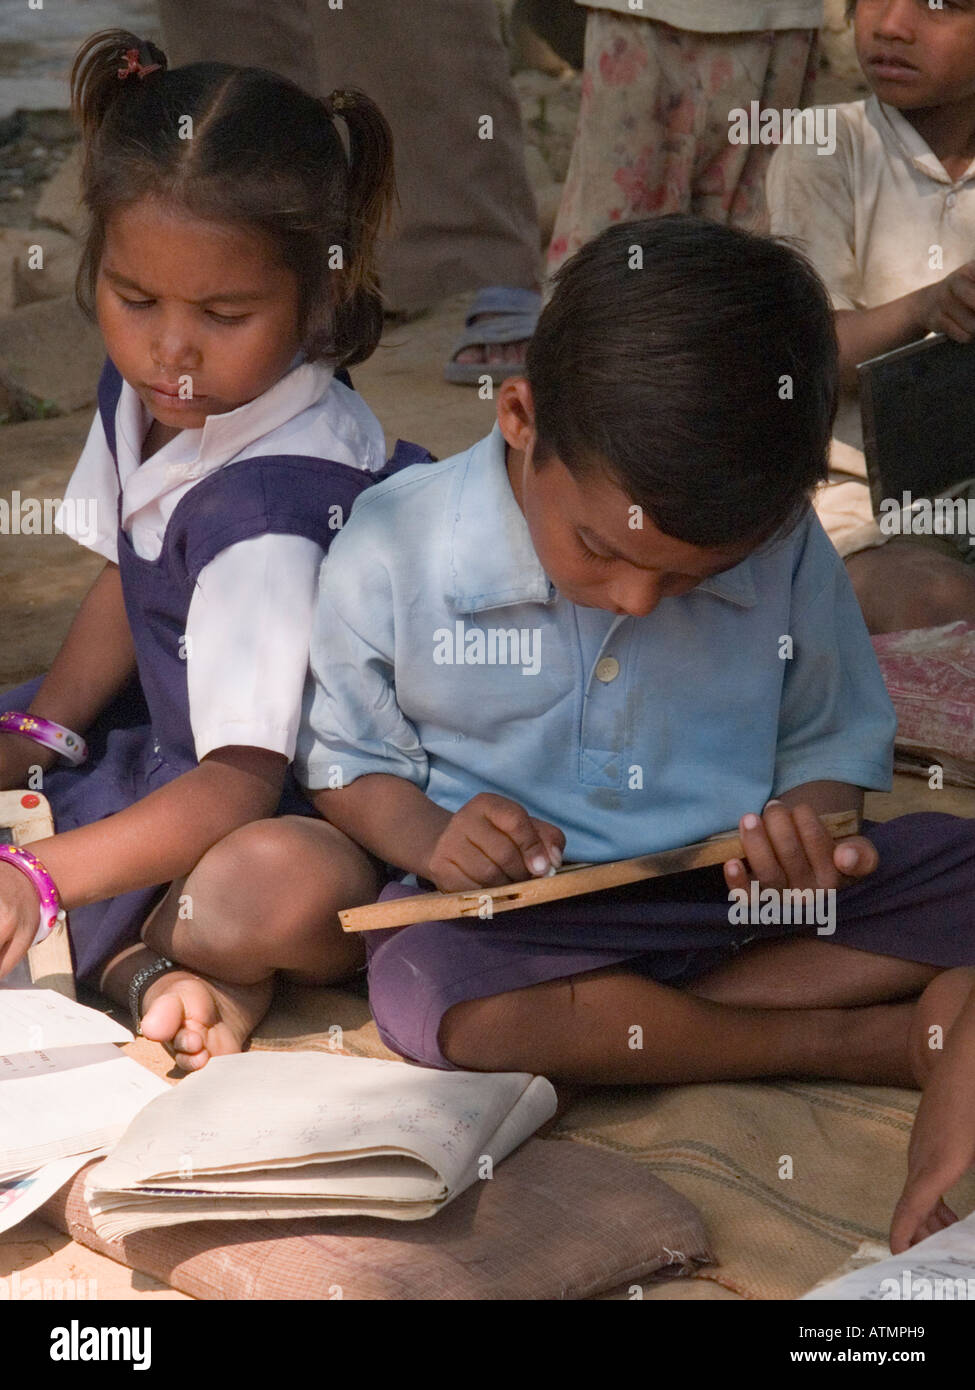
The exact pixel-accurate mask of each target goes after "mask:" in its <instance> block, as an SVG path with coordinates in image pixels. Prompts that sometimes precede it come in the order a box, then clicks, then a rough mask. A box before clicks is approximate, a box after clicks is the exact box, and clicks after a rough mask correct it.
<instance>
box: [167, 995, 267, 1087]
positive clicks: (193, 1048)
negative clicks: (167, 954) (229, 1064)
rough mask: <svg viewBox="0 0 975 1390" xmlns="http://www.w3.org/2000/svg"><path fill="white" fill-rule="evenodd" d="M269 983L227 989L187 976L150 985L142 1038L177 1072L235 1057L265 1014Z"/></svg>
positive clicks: (197, 1069) (195, 1069)
mask: <svg viewBox="0 0 975 1390" xmlns="http://www.w3.org/2000/svg"><path fill="white" fill-rule="evenodd" d="M273 990H274V977H273V976H268V978H267V979H266V980H261V981H259V982H258V983H257V984H253V985H228V984H224V983H223V982H222V981H219V980H212V979H210V978H209V977H208V976H205V975H195V974H193V973H192V971H189V970H172V971H170V972H169V973H168V974H167V975H163V976H161V977H160V978H159V979H158V980H153V982H152V984H151V985H150V986H149V988H148V989H147V990H146V992H145V995H144V997H143V1001H142V1010H143V1011H142V1036H143V1037H144V1038H151V1039H152V1041H153V1042H159V1043H162V1044H163V1046H164V1047H165V1049H166V1051H167V1052H168V1053H169V1054H170V1056H171V1057H172V1058H173V1060H174V1061H175V1063H176V1065H177V1066H178V1067H182V1069H183V1071H199V1070H200V1068H201V1067H205V1066H206V1064H207V1062H209V1060H210V1058H211V1057H223V1056H225V1055H226V1054H227V1053H231V1052H241V1051H242V1050H243V1047H244V1043H245V1042H246V1041H247V1039H248V1038H249V1037H250V1035H251V1033H252V1032H253V1031H254V1029H255V1028H256V1027H257V1025H258V1024H259V1023H260V1021H261V1019H262V1018H263V1017H264V1015H265V1014H266V1013H267V1010H268V1006H269V1004H270V1002H271V995H272V993H273Z"/></svg>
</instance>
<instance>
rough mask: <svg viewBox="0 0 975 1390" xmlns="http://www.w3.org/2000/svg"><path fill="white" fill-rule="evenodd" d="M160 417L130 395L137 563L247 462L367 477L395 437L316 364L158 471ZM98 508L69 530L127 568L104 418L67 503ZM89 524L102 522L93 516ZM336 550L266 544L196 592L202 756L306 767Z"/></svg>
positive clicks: (127, 507)
mask: <svg viewBox="0 0 975 1390" xmlns="http://www.w3.org/2000/svg"><path fill="white" fill-rule="evenodd" d="M150 418H151V417H150V415H149V413H148V411H147V410H146V408H145V407H144V406H143V404H142V402H141V401H140V400H139V397H138V396H137V395H136V393H135V391H134V390H133V389H132V387H131V386H129V384H128V383H127V382H123V384H122V391H121V395H120V398H119V403H118V408H117V410H116V416H115V428H116V437H117V452H118V466H119V477H120V478H121V481H122V525H123V526H124V528H125V530H126V531H127V532H128V534H129V537H130V539H131V542H132V546H133V548H134V550H135V552H136V554H137V555H138V556H140V558H142V559H145V560H155V559H156V558H157V557H158V556H159V554H160V552H161V550H162V545H163V538H164V536H165V534H166V526H167V524H168V522H169V518H170V517H171V515H172V513H173V511H174V509H175V507H176V505H177V503H178V502H179V501H180V500H181V499H182V498H183V497H184V496H185V495H186V493H187V492H189V491H190V489H191V488H193V487H194V486H195V485H196V484H197V483H198V482H199V481H200V480H201V479H202V478H206V477H208V476H209V475H210V474H211V473H215V472H217V470H218V469H220V468H224V467H225V466H226V465H227V464H229V463H231V462H236V461H238V460H240V459H247V458H255V457H259V456H263V455H267V454H297V455H302V456H310V457H313V458H323V459H334V460H335V461H336V462H338V463H346V464H351V465H352V467H354V468H361V469H363V470H365V471H367V472H376V471H378V470H379V469H381V468H382V467H383V466H384V464H385V462H386V446H385V440H384V437H383V430H382V426H381V425H380V423H379V421H378V420H377V419H376V417H375V415H373V413H372V411H371V410H370V409H369V407H368V406H367V405H366V403H365V402H364V401H363V399H362V397H361V396H359V395H358V394H357V393H356V392H355V391H352V390H350V389H349V387H347V386H344V385H343V384H342V383H341V382H338V381H335V380H333V369H332V368H331V367H330V366H326V365H325V364H323V363H303V364H302V365H300V366H298V367H295V368H294V369H293V370H292V371H290V372H288V373H287V374H286V375H285V376H283V377H282V378H281V379H280V380H279V381H278V382H276V383H275V385H274V386H272V387H271V388H270V389H269V390H268V391H265V392H264V394H263V395H262V396H258V397H257V398H256V399H255V400H253V401H249V402H248V403H247V404H246V405H242V406H239V407H238V408H237V409H236V410H232V411H228V412H227V413H226V414H224V415H211V416H210V417H209V418H208V419H207V420H206V422H205V423H204V426H203V428H202V429H198V430H182V431H181V432H180V433H179V434H178V435H177V436H176V437H175V438H174V439H172V440H170V442H169V443H168V444H165V445H164V446H163V447H162V448H161V449H160V450H158V452H157V453H155V454H153V455H152V457H151V458H149V459H147V460H146V462H145V463H141V462H140V459H141V449H142V440H143V439H144V437H145V434H146V431H147V429H148V428H149V423H150ZM64 498H65V501H66V502H67V501H69V500H70V501H72V502H78V501H83V502H84V504H85V506H86V507H87V508H90V507H91V503H92V502H94V504H95V507H94V517H95V524H94V526H92V527H91V528H90V529H88V530H83V529H81V527H79V518H83V517H84V515H85V514H84V512H82V511H81V509H80V508H75V507H74V506H71V507H66V508H62V509H61V511H60V512H59V514H58V518H57V522H56V524H57V525H58V528H59V529H60V530H64V531H65V532H66V533H67V534H68V535H71V536H72V537H73V539H75V540H77V541H79V542H80V543H81V544H83V545H87V546H89V547H90V549H92V550H94V551H96V552H97V553H98V554H99V555H103V556H104V557H105V559H106V560H111V561H112V562H113V563H116V564H117V563H118V544H117V525H118V522H117V503H118V482H117V480H116V476H115V467H114V465H113V462H112V456H111V453H110V451H109V448H108V444H107V441H106V439H105V431H104V429H103V427H102V422H101V416H100V414H99V413H97V412H96V415H95V419H94V421H93V423H92V426H91V430H90V432H89V435H88V440H87V442H86V444H85V447H84V450H83V451H82V454H81V457H80V458H79V460H78V464H77V467H76V468H75V470H74V473H73V474H72V476H71V480H70V482H69V484H68V487H67V489H66V491H65V494H64ZM89 515H90V513H89ZM324 553H325V552H324V550H323V548H322V547H321V546H319V545H317V544H316V543H315V542H314V541H311V540H308V539H306V538H305V537H303V536H286V535H263V536H255V537H252V538H251V539H250V540H245V541H238V542H237V543H236V544H235V545H231V546H228V547H227V549H226V550H223V551H221V552H220V554H219V555H217V556H216V557H215V558H214V559H213V560H212V561H211V562H210V564H208V565H207V566H206V567H205V568H204V569H203V570H201V572H200V575H199V578H198V580H197V585H196V589H195V591H194V594H193V598H192V600H191V602H190V609H189V614H188V616H187V620H186V637H187V643H186V648H187V687H188V694H189V711H190V724H191V727H192V730H193V739H194V744H195V750H196V756H197V758H198V759H202V758H203V757H205V756H206V754H207V753H210V752H212V751H213V750H214V749H216V748H223V747H227V746H229V745H233V744H237V745H242V746H245V747H252V748H266V749H268V750H270V751H271V752H275V753H283V754H284V756H285V757H286V758H288V759H289V760H290V759H291V757H292V756H293V754H294V748H295V738H296V735H297V729H298V721H299V717H300V713H301V693H302V689H303V686H304V680H305V671H306V668H307V665H308V643H309V635H310V632H311V620H312V613H313V610H314V600H315V594H316V591H317V581H318V571H319V568H320V566H321V562H322V559H323V557H324Z"/></svg>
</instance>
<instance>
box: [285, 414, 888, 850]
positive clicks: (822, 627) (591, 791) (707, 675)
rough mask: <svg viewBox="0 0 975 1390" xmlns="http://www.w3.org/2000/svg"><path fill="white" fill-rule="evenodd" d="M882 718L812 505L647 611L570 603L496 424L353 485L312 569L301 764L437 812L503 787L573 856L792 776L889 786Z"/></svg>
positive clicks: (697, 821)
mask: <svg viewBox="0 0 975 1390" xmlns="http://www.w3.org/2000/svg"><path fill="white" fill-rule="evenodd" d="M790 639H791V641H790ZM790 651H791V656H790V654H789V653H790ZM894 729H895V717H894V712H893V708H892V706H891V703H890V700H889V698H888V696H887V693H886V690H885V688H884V684H883V680H882V677H881V674H880V670H879V668H878V666H877V662H876V659H875V657H874V653H873V649H872V647H871V645H870V640H869V637H868V636H867V632H866V628H865V626H864V623H863V619H862V617H861V615H860V609H859V606H858V604H857V601H856V599H855V597H854V595H853V591H852V589H851V587H850V584H849V581H848V580H847V577H846V571H845V569H844V567H843V563H842V561H841V560H840V559H839V557H838V555H837V554H836V551H835V550H834V549H833V547H832V545H831V544H830V542H829V540H828V539H827V537H826V535H825V533H824V531H823V529H822V527H821V526H820V524H819V522H818V521H817V520H816V518H815V516H814V515H813V514H812V513H811V512H809V513H808V514H807V515H806V517H805V518H804V520H803V521H801V522H800V523H799V525H798V526H797V527H796V528H795V529H794V530H793V531H792V532H791V533H790V534H789V535H788V536H787V537H786V538H785V539H784V540H782V541H780V542H779V543H778V544H776V545H774V546H766V547H762V548H761V549H760V550H758V551H756V552H755V553H753V554H752V555H751V556H749V557H748V558H747V559H746V560H744V561H743V562H742V563H741V564H739V565H736V566H735V567H734V569H731V570H727V571H725V573H723V574H721V575H717V576H715V577H714V578H712V579H708V580H706V581H705V582H704V583H702V584H699V585H698V586H697V587H696V588H695V589H693V590H692V591H691V592H690V593H687V594H684V595H682V596H680V597H677V598H666V599H663V600H662V601H661V602H660V604H659V605H658V607H657V608H655V609H654V611H653V612H652V613H650V614H649V615H648V616H646V617H642V618H631V617H625V616H624V617H620V616H618V615H614V614H612V613H609V612H604V611H602V610H599V609H589V608H580V607H577V606H576V605H575V604H572V603H570V602H568V601H567V600H566V599H564V598H562V597H560V596H559V594H558V593H556V591H555V589H554V587H553V586H552V585H551V584H550V582H549V580H548V577H547V576H546V575H545V573H544V571H543V570H542V567H541V565H540V563H539V560H538V557H537V556H536V554H535V550H534V547H533V546H532V542H531V536H530V533H529V530H528V525H527V523H526V521H525V519H524V516H523V515H522V512H521V510H520V508H519V506H518V504H517V502H516V500H515V497H514V494H513V492H512V490H511V485H510V483H509V481H508V475H507V471H506V468H505V444H504V439H503V437H502V435H501V432H500V429H499V428H498V427H497V426H495V428H494V430H493V431H492V433H491V434H490V435H489V436H488V437H487V438H485V439H482V440H481V441H480V442H479V443H477V444H475V445H474V447H473V448H472V449H469V450H468V451H467V452H465V453H462V454H457V455H455V456H454V457H453V458H449V459H446V460H444V461H443V462H441V463H439V464H419V465H417V466H415V467H412V468H408V469H405V470H404V471H403V472H402V473H400V474H398V475H397V476H396V477H393V478H390V479H388V480H387V481H385V482H383V483H380V484H378V485H377V486H376V487H373V488H370V489H369V490H368V491H366V492H365V493H363V494H361V495H360V497H359V498H358V499H357V500H356V503H355V505H354V507H353V509H352V514H351V516H350V517H349V520H348V522H347V523H346V525H345V527H344V528H343V531H342V533H341V534H340V535H339V536H338V537H337V538H336V539H335V541H334V542H333V544H332V548H331V551H330V554H329V556H328V559H327V560H326V562H325V563H324V564H323V567H322V572H321V576H320V582H319V594H318V602H317V611H316V616H315V622H314V629H313V637H312V648H311V674H310V676H309V681H308V684H307V685H306V688H305V700H304V710H303V718H302V727H301V730H300V732H299V736H298V749H297V754H296V761H295V768H296V771H297V773H298V776H299V778H300V779H301V780H302V781H303V782H304V784H305V785H306V786H308V787H311V788H321V787H328V786H333V787H334V786H345V785H348V784H349V783H350V782H351V781H353V780H354V779H355V778H357V777H361V776H362V775H363V774H365V773H375V772H379V773H391V774H393V775H395V776H398V777H405V778H408V779H409V780H410V781H412V782H414V783H416V785H417V786H418V787H420V788H421V789H422V790H423V791H425V792H426V793H427V795H428V796H429V797H430V798H431V799H432V800H433V801H435V802H436V803H437V804H438V805H440V806H443V807H445V808H446V809H447V810H449V811H456V810H458V809H459V808H460V807H461V806H463V805H464V804H465V802H467V801H469V800H470V798H471V797H472V796H475V795H476V794H477V793H478V792H483V791H490V792H496V793H498V794H500V795H502V796H507V797H511V798H512V799H513V800H515V801H517V802H520V803H521V805H523V806H524V807H525V808H526V809H527V810H528V812H529V813H530V814H531V815H533V816H537V817H541V818H543V819H544V820H548V821H551V822H552V823H553V824H555V825H557V826H559V827H560V828H561V829H562V830H563V831H564V832H565V836H566V851H565V857H566V859H568V860H605V859H614V858H624V857H628V856H631V855H636V854H641V853H646V852H651V851H654V850H659V849H666V848H671V847H673V846H675V845H681V844H686V843H689V842H691V841H694V840H700V839H703V838H704V837H706V836H708V835H713V834H716V833H718V832H719V831H722V830H726V829H728V828H729V827H732V826H734V825H735V824H736V823H737V820H738V818H739V816H741V815H743V814H744V813H745V812H747V811H761V809H762V807H763V806H764V804H765V802H766V801H767V800H768V799H769V797H771V796H773V795H777V794H780V793H782V792H785V791H787V790H789V788H791V787H795V786H798V785H799V784H801V783H804V782H812V781H819V780H823V779H829V780H836V781H840V782H849V783H853V784H855V785H858V786H861V787H869V788H876V789H880V790H884V789H886V788H888V787H889V786H890V781H891V750H892V745H893V736H894ZM389 857H390V858H391V859H394V860H395V853H394V852H393V850H392V849H391V850H390V854H389Z"/></svg>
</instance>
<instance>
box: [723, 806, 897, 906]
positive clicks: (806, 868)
mask: <svg viewBox="0 0 975 1390" xmlns="http://www.w3.org/2000/svg"><path fill="white" fill-rule="evenodd" d="M738 829H739V833H740V834H741V842H742V845H743V847H744V850H745V855H746V857H747V859H748V863H749V865H750V868H751V872H750V873H749V872H748V871H747V870H746V868H745V865H744V864H743V863H742V861H741V860H740V859H729V860H728V862H727V863H726V864H725V866H724V877H725V882H726V883H727V885H728V887H729V888H747V887H748V885H749V883H750V881H751V880H752V879H757V880H758V882H759V883H760V884H761V885H762V887H763V888H846V887H848V886H849V884H851V883H853V882H854V881H855V880H856V879H858V878H864V877H865V876H866V875H867V874H872V873H873V871H874V869H875V868H876V867H877V864H878V862H879V856H878V854H877V851H876V849H875V848H874V847H873V845H872V844H871V843H870V841H869V840H867V839H864V837H863V836H862V835H851V836H850V837H849V838H848V839H846V840H841V841H840V842H839V843H837V841H835V840H834V839H833V837H832V835H831V834H830V833H829V831H828V830H827V829H826V827H825V825H824V824H823V822H822V821H821V820H820V819H819V816H818V815H817V814H816V812H815V811H814V810H813V809H812V808H811V807H810V806H795V807H793V808H792V809H791V810H790V809H789V807H787V806H783V804H782V802H781V801H770V802H769V803H768V805H767V806H766V808H765V812H764V814H763V815H762V816H761V817H759V816H755V815H748V816H742V818H741V820H740V821H739V822H738Z"/></svg>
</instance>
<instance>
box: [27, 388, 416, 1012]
mask: <svg viewBox="0 0 975 1390" xmlns="http://www.w3.org/2000/svg"><path fill="white" fill-rule="evenodd" d="M121 389H122V378H121V376H120V375H119V373H118V370H117V369H116V368H115V366H114V364H113V363H111V362H106V364H105V368H104V370H103V372H102V375H101V380H100V381H99V385H98V408H99V411H100V413H101V418H102V424H103V426H104V429H105V437H106V440H107V442H108V447H109V449H110V451H111V454H112V458H113V459H114V460H115V467H116V473H117V472H118V459H117V454H116V441H115V410H116V406H117V404H118V399H119V395H120V392H121ZM429 459H430V455H429V454H428V453H427V452H426V450H425V449H421V448H420V447H419V446H418V445H416V444H407V443H404V441H402V440H400V441H399V442H398V443H397V445H396V449H395V451H394V454H393V457H392V459H391V460H390V461H389V463H388V464H387V465H386V467H385V468H384V469H383V470H382V472H380V473H366V472H364V471H362V470H361V469H357V468H353V467H350V466H349V465H348V464H344V463H337V462H335V461H334V460H331V459H319V458H309V457H304V456H301V455H288V454H277V455H268V456H266V457H258V458H248V459H242V460H241V461H240V462H238V463H229V464H226V465H225V466H224V467H223V468H221V469H219V470H218V471H217V472H215V473H211V474H209V475H208V476H207V477H205V478H204V479H203V480H202V481H201V482H199V483H197V484H196V486H195V487H193V488H191V489H190V491H189V492H187V493H186V494H185V495H184V496H183V497H182V498H181V499H180V501H179V503H178V504H177V505H176V507H175V509H174V511H173V514H172V516H171V517H170V519H169V524H168V525H167V527H166V535H165V537H164V540H163V547H162V551H161V553H160V554H159V556H158V558H157V559H155V560H144V559H141V558H140V557H139V556H138V555H137V554H136V553H135V551H134V549H133V548H132V543H131V541H130V539H129V537H128V535H127V534H126V532H125V531H124V530H123V529H122V524H121V511H122V490H121V481H120V482H119V496H118V508H119V527H118V559H119V570H120V573H121V580H122V593H123V596H124V600H125V609H126V613H127V615H128V619H129V625H130V627H131V629H132V637H133V639H134V642H135V651H136V663H137V674H136V676H134V677H133V679H132V681H131V682H130V683H129V685H128V686H127V687H126V688H125V690H123V691H122V692H121V693H120V694H119V695H118V696H117V697H116V698H115V699H114V700H113V701H112V702H111V704H110V705H109V706H108V707H107V708H106V709H105V710H104V711H103V712H102V713H101V715H100V716H99V717H98V719H97V720H96V721H95V723H94V724H93V725H92V726H91V727H90V728H89V729H88V730H86V731H85V737H86V739H87V742H88V746H89V756H88V760H87V761H86V762H85V763H83V764H82V765H81V766H80V767H69V766H66V765H63V764H58V765H56V766H55V767H53V768H52V769H51V770H50V771H49V772H47V773H45V775H44V785H43V788H42V790H43V792H44V795H45V796H46V797H47V798H48V800H49V802H50V804H51V810H52V812H53V815H54V825H55V830H56V831H57V832H58V833H60V832H62V831H65V830H72V829H74V828H76V827H77V826H82V825H89V824H91V823H92V822H93V821H97V820H102V819H104V818H105V817H106V816H111V815H114V814H115V813H116V812H117V811H122V810H124V809H125V808H126V807H128V806H131V805H132V804H133V802H136V801H139V800H140V799H141V798H142V797H144V796H147V795H148V794H149V793H150V792H152V791H155V790H156V789H157V788H159V787H162V786H165V785H166V783H167V782H171V781H172V780H173V779H174V778H175V777H179V776H180V775H181V774H182V773H184V772H187V771H189V769H190V768H193V767H196V766H197V758H196V754H195V751H194V743H193V732H192V728H191V725H190V712H189V697H188V694H187V683H186V661H185V659H184V658H183V657H181V656H180V641H181V638H182V636H183V634H184V633H185V631H186V619H187V615H188V613H189V607H190V600H191V598H192V595H193V589H194V586H195V584H196V580H197V576H198V575H199V574H200V572H201V571H202V570H203V569H204V568H205V567H206V566H207V565H208V564H209V563H210V561H211V560H213V559H214V558H215V557H216V556H217V555H219V554H220V552H221V551H222V550H225V549H227V547H228V546H231V545H235V544H237V542H238V541H244V540H250V539H251V538H252V537H254V536H261V535H265V534H277V535H282V534H283V535H293V536H302V537H305V538H307V539H309V540H312V541H314V542H315V543H316V544H317V545H320V546H321V547H322V549H323V550H326V551H327V550H328V548H329V544H330V542H331V540H332V538H333V536H334V535H335V530H334V529H333V528H330V526H329V515H330V509H331V508H332V507H335V506H336V505H337V506H340V507H341V508H342V515H343V517H347V516H348V514H349V511H350V509H351V507H352V504H353V502H354V501H355V499H356V497H357V496H358V495H359V493H360V492H362V491H364V489H365V488H367V487H369V486H371V485H372V483H374V482H377V481H379V479H381V478H385V477H388V476H389V475H390V474H392V473H394V472H398V471H399V470H400V469H401V468H405V467H407V466H408V465H409V464H412V463H421V462H426V461H429ZM332 515H333V516H334V513H332ZM42 679H43V677H37V678H35V679H34V680H32V681H29V682H27V683H26V684H25V685H22V686H18V687H17V688H16V689H15V690H11V691H7V692H6V693H5V694H4V695H3V702H4V705H5V706H6V707H8V708H11V709H23V710H26V709H27V707H28V705H29V703H30V701H31V699H33V697H34V695H35V693H36V691H37V689H38V687H39V686H40V684H41V681H42ZM276 814H277V815H286V814H290V815H295V814H297V815H315V814H316V813H315V811H314V810H313V809H312V807H311V806H310V805H309V803H308V801H307V800H306V799H305V797H304V796H303V795H302V792H301V790H300V788H299V787H298V784H297V782H296V781H295V780H294V777H293V775H292V772H291V769H290V768H289V769H288V771H287V773H286V777H285V785H284V789H283V792H282V796H281V801H280V803H279V805H278V808H277V812H276ZM167 886H168V885H165V884H162V885H156V886H150V887H146V888H140V889H137V890H135V891H134V892H131V893H123V894H121V895H120V896H118V897H115V898H108V899H105V900H104V901H102V902H97V903H90V904H87V905H86V906H83V907H76V908H72V910H71V913H70V916H69V936H70V939H71V947H72V952H73V955H74V960H75V969H76V972H77V975H78V978H79V979H81V980H85V981H87V982H88V983H91V984H95V985H97V983H98V977H99V975H100V973H101V969H102V968H103V967H104V965H105V964H106V962H107V961H108V960H110V959H111V957H112V956H113V955H115V954H116V953H117V952H118V951H119V950H121V949H122V948H123V947H125V946H126V945H129V944H131V943H132V942H134V941H137V940H138V937H139V930H140V928H141V926H142V923H143V922H144V921H145V918H146V916H147V915H148V913H149V911H150V910H151V908H152V907H153V905H154V904H155V903H156V902H157V901H158V900H159V899H160V897H161V896H162V894H163V893H164V892H165V890H166V887H167Z"/></svg>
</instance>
